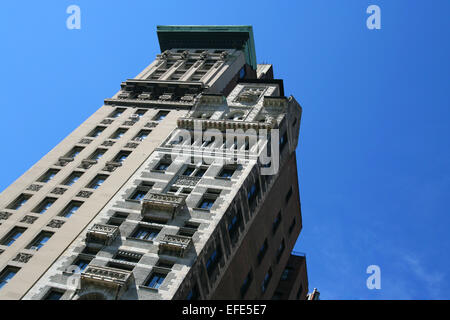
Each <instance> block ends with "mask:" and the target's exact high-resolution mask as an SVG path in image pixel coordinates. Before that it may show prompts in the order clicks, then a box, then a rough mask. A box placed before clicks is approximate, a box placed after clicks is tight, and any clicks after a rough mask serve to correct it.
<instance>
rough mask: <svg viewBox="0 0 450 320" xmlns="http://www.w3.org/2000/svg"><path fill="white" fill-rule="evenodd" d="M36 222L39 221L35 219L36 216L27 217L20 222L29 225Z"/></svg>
mask: <svg viewBox="0 0 450 320" xmlns="http://www.w3.org/2000/svg"><path fill="white" fill-rule="evenodd" d="M36 220H37V217H34V216H25V217H23V218H22V220H20V222H24V223H28V224H33V223H34V222H35V221H36Z"/></svg>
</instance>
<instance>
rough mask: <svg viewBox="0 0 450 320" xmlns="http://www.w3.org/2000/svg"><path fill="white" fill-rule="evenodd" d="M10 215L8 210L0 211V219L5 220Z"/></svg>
mask: <svg viewBox="0 0 450 320" xmlns="http://www.w3.org/2000/svg"><path fill="white" fill-rule="evenodd" d="M11 215H12V213H10V212H4V211H2V212H0V220H7V219H8V218H9V217H10V216H11Z"/></svg>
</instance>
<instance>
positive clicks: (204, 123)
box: [177, 118, 277, 131]
mask: <svg viewBox="0 0 450 320" xmlns="http://www.w3.org/2000/svg"><path fill="white" fill-rule="evenodd" d="M195 122H198V123H199V124H200V125H201V128H202V130H206V129H218V130H220V131H226V130H227V129H233V130H237V129H242V130H248V129H254V130H260V129H266V130H270V129H272V128H275V127H276V125H277V123H276V121H270V122H268V121H266V122H251V121H233V120H210V119H194V118H179V119H178V120H177V126H178V128H182V129H187V130H193V129H194V123H195Z"/></svg>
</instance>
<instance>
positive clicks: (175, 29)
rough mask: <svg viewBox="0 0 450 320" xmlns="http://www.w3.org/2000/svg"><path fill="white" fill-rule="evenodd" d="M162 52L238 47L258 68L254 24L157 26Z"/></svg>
mask: <svg viewBox="0 0 450 320" xmlns="http://www.w3.org/2000/svg"><path fill="white" fill-rule="evenodd" d="M156 33H157V35H158V41H159V47H160V49H161V52H164V51H166V50H169V49H173V48H186V49H194V48H198V49H237V50H242V51H244V53H245V60H246V62H247V64H249V65H250V66H251V67H252V68H253V69H254V70H256V68H257V63H256V51H255V41H254V38H253V27H252V26H157V27H156Z"/></svg>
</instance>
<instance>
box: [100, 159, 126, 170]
mask: <svg viewBox="0 0 450 320" xmlns="http://www.w3.org/2000/svg"><path fill="white" fill-rule="evenodd" d="M120 166H122V163H120V162H115V161H108V162H107V163H106V166H105V168H104V169H103V170H105V171H110V172H112V171H114V170H116V169H117V168H118V167H120Z"/></svg>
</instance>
